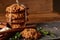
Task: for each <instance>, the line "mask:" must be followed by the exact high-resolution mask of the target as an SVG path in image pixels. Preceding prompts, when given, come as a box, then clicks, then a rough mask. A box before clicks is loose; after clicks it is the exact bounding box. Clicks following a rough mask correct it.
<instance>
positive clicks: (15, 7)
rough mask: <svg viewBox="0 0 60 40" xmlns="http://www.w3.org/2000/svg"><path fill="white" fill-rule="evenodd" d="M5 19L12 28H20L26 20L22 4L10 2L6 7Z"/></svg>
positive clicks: (24, 8)
mask: <svg viewBox="0 0 60 40" xmlns="http://www.w3.org/2000/svg"><path fill="white" fill-rule="evenodd" d="M6 20H7V22H8V23H9V24H10V25H11V27H12V28H20V27H22V26H24V25H25V22H26V21H27V12H26V7H25V6H24V5H19V4H12V5H11V6H9V7H7V8H6Z"/></svg>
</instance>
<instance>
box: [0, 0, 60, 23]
mask: <svg viewBox="0 0 60 40" xmlns="http://www.w3.org/2000/svg"><path fill="white" fill-rule="evenodd" d="M19 2H20V3H22V4H24V5H26V6H27V7H28V8H29V10H28V12H29V16H28V19H29V21H28V23H41V22H51V21H60V14H58V13H54V12H53V0H19ZM13 3H16V1H15V0H0V21H5V20H6V19H5V13H4V12H5V8H6V7H7V6H9V5H11V4H13Z"/></svg>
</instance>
